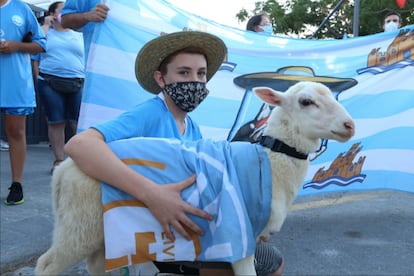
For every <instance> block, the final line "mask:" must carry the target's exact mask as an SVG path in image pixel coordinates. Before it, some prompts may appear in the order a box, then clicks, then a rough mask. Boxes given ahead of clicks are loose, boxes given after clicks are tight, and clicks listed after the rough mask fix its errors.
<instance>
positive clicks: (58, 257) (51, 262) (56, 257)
mask: <svg viewBox="0 0 414 276" xmlns="http://www.w3.org/2000/svg"><path fill="white" fill-rule="evenodd" d="M84 257H85V256H82V255H77V254H68V252H66V251H65V249H64V248H63V249H62V250H60V249H59V248H56V247H51V248H50V249H49V250H48V251H46V253H44V254H43V255H42V256H40V258H39V259H38V260H37V264H36V268H35V275H48V276H49V275H59V274H60V273H62V272H63V271H65V270H66V269H68V268H69V267H71V266H74V265H75V264H77V263H79V262H80V261H81V260H82V259H84Z"/></svg>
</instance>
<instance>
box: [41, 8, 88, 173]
mask: <svg viewBox="0 0 414 276" xmlns="http://www.w3.org/2000/svg"><path fill="white" fill-rule="evenodd" d="M63 5H64V2H62V1H57V2H53V3H52V4H51V5H50V6H49V9H48V13H49V15H48V16H46V18H45V24H43V26H42V28H43V31H44V33H45V34H46V38H47V40H46V41H47V52H45V53H41V54H39V55H38V57H37V59H38V60H36V58H35V64H36V63H37V64H39V63H40V65H39V70H38V71H39V76H38V80H37V91H38V94H39V97H40V102H41V103H42V104H43V106H44V108H45V113H46V117H47V123H48V128H47V130H48V131H47V132H48V137H49V142H50V145H51V148H52V151H53V154H54V157H55V160H54V162H53V166H52V169H51V172H52V173H53V170H54V168H55V167H56V166H57V165H59V164H60V163H61V162H62V161H63V159H64V152H63V146H64V144H65V126H66V122H67V121H68V122H69V124H70V127H71V130H72V133H76V128H77V122H78V117H79V110H80V105H81V98H82V86H83V80H84V78H85V65H84V60H85V59H84V45H83V37H82V33H80V32H75V31H73V30H71V29H66V28H63V27H62V25H61V24H60V12H61V10H62V8H63ZM56 81H57V82H56ZM62 81H63V83H61V82H62ZM65 83H67V85H64V84H65ZM62 84H63V85H62ZM70 84H73V85H70ZM56 85H57V87H56Z"/></svg>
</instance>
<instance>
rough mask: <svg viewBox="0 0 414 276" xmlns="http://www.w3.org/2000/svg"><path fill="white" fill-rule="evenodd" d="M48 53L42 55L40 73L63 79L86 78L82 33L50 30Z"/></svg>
mask: <svg viewBox="0 0 414 276" xmlns="http://www.w3.org/2000/svg"><path fill="white" fill-rule="evenodd" d="M46 38H47V52H45V53H41V54H40V66H39V71H40V72H42V73H45V74H49V75H54V76H58V77H62V78H84V77H85V65H84V61H85V58H84V46H83V38H82V33H79V32H75V31H72V30H70V31H67V32H59V31H56V30H55V29H52V28H51V29H50V30H49V32H48V33H47V35H46Z"/></svg>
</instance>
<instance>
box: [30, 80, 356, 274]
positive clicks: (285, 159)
mask: <svg viewBox="0 0 414 276" xmlns="http://www.w3.org/2000/svg"><path fill="white" fill-rule="evenodd" d="M255 92H256V94H257V95H258V96H259V97H260V98H261V99H262V100H263V101H264V102H266V103H268V104H270V105H275V106H278V107H277V108H275V109H274V110H273V111H272V113H271V115H270V119H269V121H268V124H269V126H268V127H267V129H266V130H265V132H264V133H265V134H266V135H268V136H271V137H273V138H278V139H279V140H281V141H283V142H284V143H286V144H287V145H289V146H291V147H294V148H296V150H297V151H299V152H302V153H305V154H308V153H309V152H311V151H312V150H314V149H315V148H316V147H317V145H318V142H319V139H320V138H326V139H334V140H337V141H340V142H345V141H347V140H349V139H350V138H351V137H352V136H353V135H354V127H355V125H354V122H353V121H352V119H351V117H350V116H349V114H348V113H347V112H346V110H345V109H344V108H343V107H342V106H340V105H339V104H338V103H337V102H336V101H335V99H334V98H333V97H332V94H331V92H330V90H329V89H328V88H327V87H326V86H324V85H322V84H319V83H312V82H302V83H298V84H296V85H294V86H292V87H291V88H289V89H288V91H286V92H284V93H283V92H277V91H273V90H272V89H270V88H266V87H260V88H256V89H255ZM265 152H266V153H267V155H268V156H269V160H270V167H271V170H272V172H271V179H272V199H271V211H270V217H269V221H268V222H267V224H266V226H265V228H264V230H263V231H262V233H261V234H260V235H259V236H264V237H268V236H269V235H271V234H273V233H274V232H276V231H278V230H279V229H280V227H281V226H282V224H283V221H284V219H285V217H286V215H287V211H288V208H289V205H290V204H291V203H292V201H293V199H294V198H295V196H296V194H297V192H298V191H299V189H300V186H301V184H302V183H303V181H304V178H305V174H306V170H307V168H308V161H307V160H300V159H296V158H293V157H290V156H287V155H285V154H283V153H280V152H271V151H270V150H268V149H266V150H265ZM256 166H257V164H256ZM244 173H248V172H244ZM239 177H244V176H239ZM199 179H200V180H201V178H199ZM52 189H53V191H52V192H53V200H54V204H53V208H54V212H55V227H54V232H53V243H52V246H51V248H50V249H49V250H48V251H47V252H46V253H44V254H43V255H42V256H41V257H40V258H39V260H38V262H37V265H36V270H35V274H36V275H57V274H59V273H61V272H62V271H64V270H65V269H66V268H68V267H70V266H72V265H74V264H76V263H78V262H79V261H81V260H82V259H85V258H87V266H88V271H89V272H90V273H91V274H94V275H103V274H104V273H105V269H104V261H105V258H104V238H103V220H102V216H103V208H102V204H101V195H100V192H101V189H100V184H99V182H98V181H97V180H95V179H93V178H91V177H89V176H87V175H85V174H84V173H82V172H81V171H80V170H79V168H78V167H77V166H76V165H75V163H74V162H73V161H72V160H71V159H67V160H66V161H64V162H63V163H62V164H61V165H60V166H59V167H58V168H57V169H56V170H55V172H54V175H53V178H52ZM248 209H249V208H248V207H246V210H247V211H249V210H248ZM253 215H254V214H253ZM249 216H251V214H249ZM237 254H240V252H238V253H237ZM232 266H233V270H234V273H235V274H236V275H254V274H255V268H254V258H253V255H250V256H247V257H246V258H244V259H241V260H240V261H237V262H235V263H233V265H232Z"/></svg>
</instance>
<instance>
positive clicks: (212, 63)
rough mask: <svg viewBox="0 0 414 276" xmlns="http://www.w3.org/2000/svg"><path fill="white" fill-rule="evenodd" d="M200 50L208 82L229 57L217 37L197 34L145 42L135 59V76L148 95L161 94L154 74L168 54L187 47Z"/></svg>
mask: <svg viewBox="0 0 414 276" xmlns="http://www.w3.org/2000/svg"><path fill="white" fill-rule="evenodd" d="M187 47H198V48H200V49H202V50H203V51H204V53H205V55H206V57H207V66H208V68H207V81H209V80H210V79H211V77H212V76H213V75H214V74H215V73H216V72H217V70H218V69H219V68H220V65H221V63H222V62H223V61H224V58H225V57H226V54H227V48H226V45H225V44H224V42H223V41H222V40H221V39H220V38H219V37H217V36H215V35H212V34H209V33H205V32H196V31H186V32H184V31H183V32H176V33H171V34H167V35H162V36H160V37H157V38H155V39H153V40H151V41H149V42H148V43H146V44H145V45H144V46H143V47H142V49H141V50H140V51H139V53H138V54H137V58H136V60H135V76H136V78H137V80H138V83H139V84H140V85H141V86H142V87H143V88H144V89H145V90H147V91H148V92H151V93H154V94H158V93H159V92H160V90H161V88H160V87H159V85H158V84H157V82H156V81H155V80H154V72H155V71H157V70H159V67H160V65H161V63H162V61H163V60H164V59H165V58H166V57H168V56H169V55H171V54H173V53H175V52H177V51H179V50H181V49H184V48H187Z"/></svg>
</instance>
